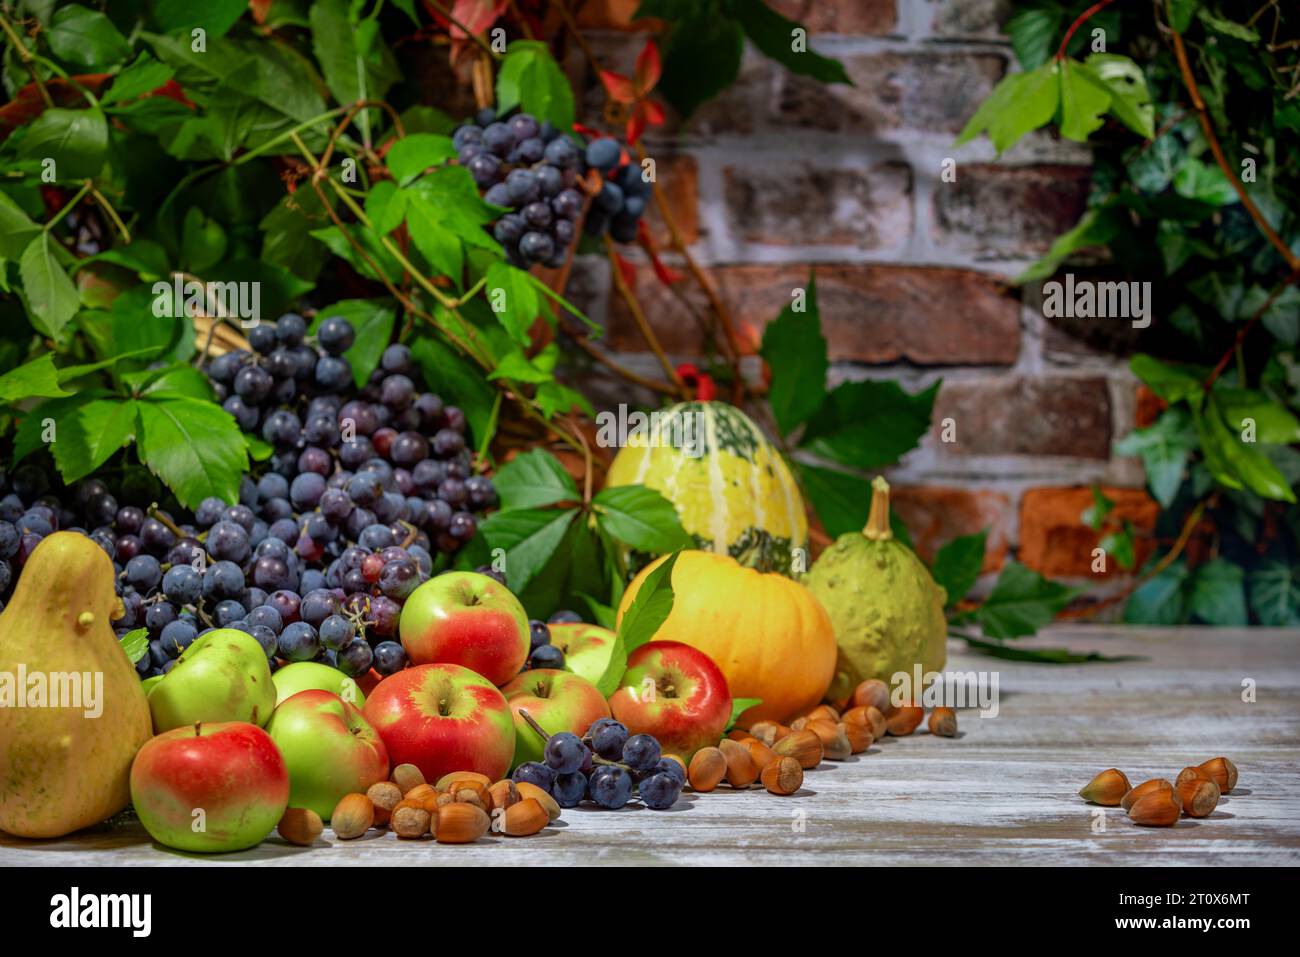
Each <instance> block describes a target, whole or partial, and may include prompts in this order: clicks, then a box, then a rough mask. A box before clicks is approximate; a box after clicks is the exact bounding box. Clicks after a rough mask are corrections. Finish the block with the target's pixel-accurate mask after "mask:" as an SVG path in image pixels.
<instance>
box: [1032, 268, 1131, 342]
mask: <svg viewBox="0 0 1300 957" xmlns="http://www.w3.org/2000/svg"><path fill="white" fill-rule="evenodd" d="M1043 315H1044V316H1046V317H1047V318H1049V319H1130V320H1132V322H1133V328H1134V329H1145V328H1146V327H1147V326H1149V325H1151V283H1149V282H1093V281H1092V280H1088V279H1083V280H1078V281H1076V280H1075V278H1074V273H1066V274H1065V282H1060V281H1059V280H1056V279H1053V280H1052V281H1051V282H1046V283H1043Z"/></svg>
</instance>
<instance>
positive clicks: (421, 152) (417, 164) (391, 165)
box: [384, 133, 456, 186]
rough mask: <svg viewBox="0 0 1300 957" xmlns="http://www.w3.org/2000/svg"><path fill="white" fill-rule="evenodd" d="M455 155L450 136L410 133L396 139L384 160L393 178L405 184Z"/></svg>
mask: <svg viewBox="0 0 1300 957" xmlns="http://www.w3.org/2000/svg"><path fill="white" fill-rule="evenodd" d="M455 155H456V147H455V146H453V145H452V142H451V137H450V136H440V135H437V134H434V133H412V134H410V135H409V136H405V137H403V138H402V139H400V140H398V141H397V142H396V143H394V144H393V145H392V147H391V148H389V150H388V155H387V156H385V157H384V162H385V163H386V164H387V165H388V170H389V172H391V173H392V174H393V178H394V179H396V180H397V181H398V183H399V184H401V185H403V186H405V185H406V184H407V183H409V182H411V181H412V180H414V179H415V178H416V177H417V176H419V175H420V174H421V173H423V172H424V171H425V170H427V169H430V168H431V167H434V166H441V165H442V164H443V163H445V162H447V160H449V159H451V158H452V157H454V156H455Z"/></svg>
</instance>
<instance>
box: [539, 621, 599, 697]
mask: <svg viewBox="0 0 1300 957" xmlns="http://www.w3.org/2000/svg"><path fill="white" fill-rule="evenodd" d="M547 627H549V628H550V629H551V644H553V645H554V646H555V647H556V648H559V649H560V650H561V651H562V652H564V670H565V671H572V672H573V673H574V674H575V675H578V676H579V677H580V678H586V679H587V680H588V681H590V682H591V683H592V684H595V683H596V682H598V681H599V680H600V676H601V675H603V674H604V673H605V669H606V668H607V667H609V659H610V658H611V657H612V656H613V654H614V633H613V632H612V631H610V630H609V629H608V628H601V627H600V625H588V624H586V623H585V622H580V621H577V622H567V623H565V624H557V625H548V626H547Z"/></svg>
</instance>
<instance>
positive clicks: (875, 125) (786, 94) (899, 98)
mask: <svg viewBox="0 0 1300 957" xmlns="http://www.w3.org/2000/svg"><path fill="white" fill-rule="evenodd" d="M840 59H841V62H843V63H844V67H845V70H846V71H847V72H848V74H849V77H850V78H851V79H852V80H853V84H854V85H853V86H847V85H844V84H834V83H832V84H823V83H819V82H818V81H816V80H814V79H812V78H811V77H805V76H797V75H795V74H791V73H783V74H782V75H781V79H780V82H781V91H780V93H779V95H778V98H777V104H776V110H775V115H774V116H773V118H772V125H773V126H775V127H778V128H780V127H785V128H789V127H795V128H804V129H815V130H824V131H827V132H834V133H876V132H880V131H884V130H893V129H902V128H906V129H916V130H924V131H926V132H930V133H957V132H958V131H960V130H961V128H962V127H963V126H965V125H966V121H967V120H968V119H970V117H971V115H972V114H973V113H974V112H975V110H976V108H977V107H978V106H979V105H980V104H981V103H982V102H984V100H985V99H987V98H988V95H989V93H991V92H992V91H993V87H994V86H996V85H997V82H998V80H1000V79H1001V78H1002V74H1003V73H1004V72H1005V71H1006V61H1005V60H1004V59H1003V57H1002V56H1001V55H999V54H995V53H966V52H956V51H939V50H934V51H925V52H920V53H892V52H891V53H864V54H857V55H850V56H845V57H841V58H840ZM738 119H741V118H738Z"/></svg>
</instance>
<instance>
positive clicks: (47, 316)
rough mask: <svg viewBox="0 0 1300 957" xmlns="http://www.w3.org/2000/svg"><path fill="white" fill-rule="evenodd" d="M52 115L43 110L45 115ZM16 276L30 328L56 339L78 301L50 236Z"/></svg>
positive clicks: (33, 245)
mask: <svg viewBox="0 0 1300 957" xmlns="http://www.w3.org/2000/svg"><path fill="white" fill-rule="evenodd" d="M51 112H52V111H51V110H46V112H45V115H46V116H48V115H49V114H50V113H51ZM18 274H19V277H20V278H21V279H22V281H23V290H24V292H25V293H26V298H27V310H28V315H29V316H30V317H31V321H32V325H33V326H35V327H36V330H37V331H38V332H40V333H42V334H43V335H47V336H49V337H50V338H52V339H58V338H59V337H60V334H61V333H62V332H63V329H64V327H65V326H67V324H68V323H69V322H70V321H71V319H72V317H73V316H75V315H76V314H77V310H78V309H80V308H81V297H80V296H79V295H78V294H77V287H76V286H74V285H73V284H72V280H71V279H69V278H68V274H67V273H66V272H64V271H63V267H62V266H61V265H59V262H58V260H57V259H56V258H55V254H54V241H53V240H52V239H50V234H49V233H47V232H44V231H42V232H41V234H40V235H39V236H37V237H36V238H35V239H33V240H32V241H31V242H30V243H29V244H28V245H27V248H26V249H24V250H23V255H22V258H21V259H20V260H19V261H18Z"/></svg>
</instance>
